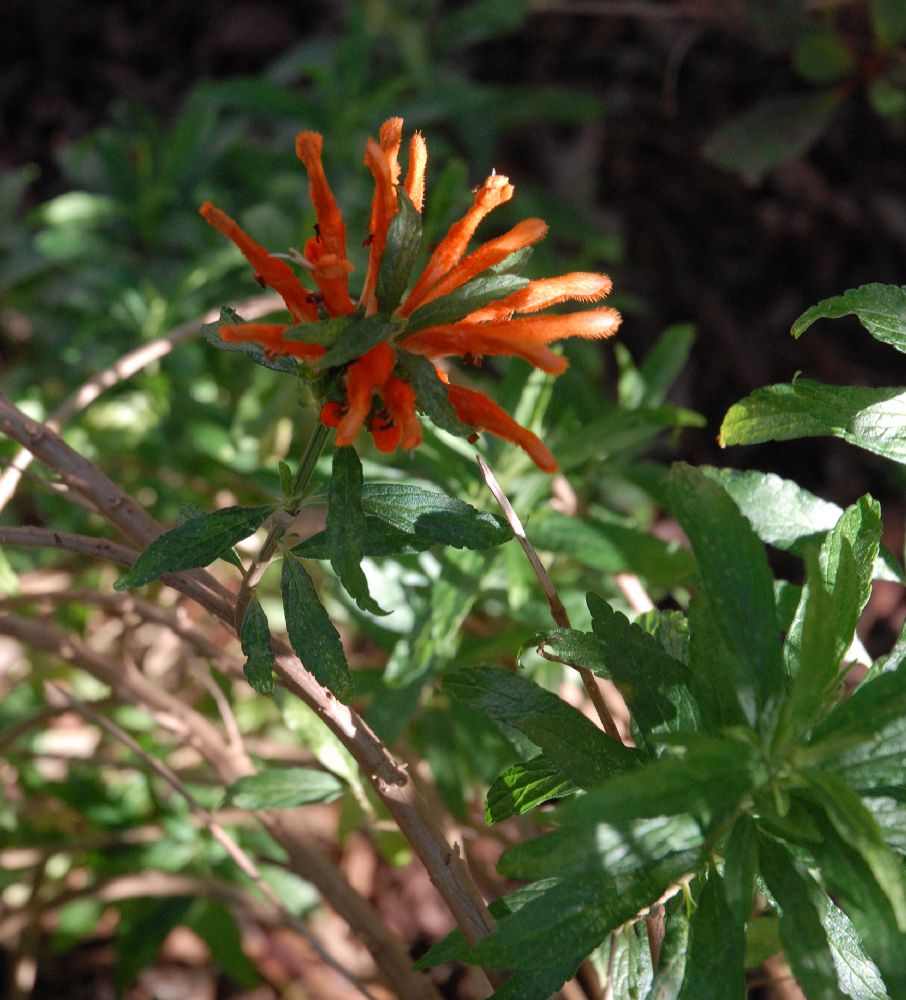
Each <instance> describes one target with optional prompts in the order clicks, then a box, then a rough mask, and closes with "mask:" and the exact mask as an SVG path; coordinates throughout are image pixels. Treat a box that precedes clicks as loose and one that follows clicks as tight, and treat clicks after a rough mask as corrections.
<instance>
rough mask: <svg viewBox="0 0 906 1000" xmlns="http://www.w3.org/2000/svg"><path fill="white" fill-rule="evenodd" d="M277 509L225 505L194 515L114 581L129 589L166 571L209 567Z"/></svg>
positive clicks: (159, 539)
mask: <svg viewBox="0 0 906 1000" xmlns="http://www.w3.org/2000/svg"><path fill="white" fill-rule="evenodd" d="M273 512H274V506H273V505H272V504H264V505H263V506H261V507H226V508H224V509H223V510H218V511H215V512H214V513H213V514H203V515H201V516H199V517H193V518H191V519H190V520H188V521H183V523H182V524H180V525H178V526H177V527H175V528H172V529H171V530H170V531H167V532H164V534H162V535H161V536H160V537H159V538H156V539H155V540H154V541H153V542H152V543H151V544H150V545H149V546H148V548H147V549H145V551H144V552H143V553H142V554H141V555H140V556H139V557H138V559H136V560H135V562H134V563H133V564H132V567H131V568H130V569H128V570H127V571H126V572H125V573H123V575H122V576H121V577H120V578H119V579H118V580H117V581H116V582H115V583H114V587H115V588H116V589H117V590H129V589H131V588H132V587H141V586H142V585H143V584H146V583H151V582H152V581H153V580H157V579H159V578H160V577H162V576H164V575H165V574H167V573H178V572H180V570H184V569H195V568H197V567H199V566H207V565H208V564H209V563H212V562H213V561H214V560H215V559H219V558H221V557H223V556H226V555H227V554H228V553H229V552H230V550H231V549H232V547H233V546H234V545H235V544H236V542H239V541H241V540H242V539H243V538H248V536H249V535H251V534H254V533H255V532H256V531H257V530H258V528H260V527H261V525H262V524H263V523H264V522H265V521H266V520H267V518H268V517H270V515H271V514H273Z"/></svg>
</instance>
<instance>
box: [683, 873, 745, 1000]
mask: <svg viewBox="0 0 906 1000" xmlns="http://www.w3.org/2000/svg"><path fill="white" fill-rule="evenodd" d="M745 952H746V937H745V925H744V924H743V923H742V922H740V921H738V920H734V918H733V916H732V914H731V912H730V907H729V906H728V904H727V900H726V896H725V894H724V885H723V879H722V878H721V877H720V876H719V875H718V874H717V872H716V871H714V870H712V871H710V872H709V873H708V878H707V880H706V881H705V884H704V887H703V888H702V891H701V895H700V896H699V898H698V905H697V906H696V908H695V913H694V914H693V915H692V920H691V922H690V925H689V953H688V957H687V959H686V974H685V976H684V977H683V985H682V988H681V989H680V992H679V998H678V1000H744V997H745V995H746V987H745V971H744V968H743V963H744V961H745Z"/></svg>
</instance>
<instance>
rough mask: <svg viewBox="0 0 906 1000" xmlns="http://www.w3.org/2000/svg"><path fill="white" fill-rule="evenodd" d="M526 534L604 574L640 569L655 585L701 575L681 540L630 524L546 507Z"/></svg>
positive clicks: (671, 584)
mask: <svg viewBox="0 0 906 1000" xmlns="http://www.w3.org/2000/svg"><path fill="white" fill-rule="evenodd" d="M526 533H527V535H528V537H529V540H530V541H531V543H532V544H533V545H534V546H535V548H537V549H542V550H546V551H549V552H555V553H557V554H558V555H561V556H569V557H572V558H573V559H578V560H580V561H581V562H582V563H583V564H584V565H586V566H589V567H591V568H592V569H594V570H596V571H598V572H601V573H636V574H637V575H638V576H641V577H643V578H644V579H645V580H647V581H648V582H649V583H650V584H651V585H652V586H656V587H674V586H686V585H689V584H690V583H692V581H693V580H694V579H695V577H696V572H695V560H694V559H693V557H692V556H691V555H690V554H689V552H688V551H687V550H686V549H684V548H683V547H682V546H680V545H679V544H678V543H676V542H665V541H662V540H661V539H660V538H655V537H654V536H653V535H651V534H648V533H647V532H644V531H640V530H638V529H635V528H629V527H626V526H625V525H621V524H609V523H607V522H604V521H592V520H590V519H588V518H577V517H568V516H566V515H565V514H559V513H557V512H556V511H547V512H545V513H544V514H542V515H540V516H538V517H533V518H532V520H531V521H530V522H529V524H528V527H527V529H526Z"/></svg>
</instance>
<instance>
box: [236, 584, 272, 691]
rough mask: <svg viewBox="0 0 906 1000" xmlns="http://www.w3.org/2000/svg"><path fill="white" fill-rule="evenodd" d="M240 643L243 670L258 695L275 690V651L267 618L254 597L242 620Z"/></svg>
mask: <svg viewBox="0 0 906 1000" xmlns="http://www.w3.org/2000/svg"><path fill="white" fill-rule="evenodd" d="M239 641H240V644H241V645H242V652H243V653H245V656H246V660H245V663H244V664H243V667H242V670H243V672H244V673H245V676H246V680H247V681H248V682H249V684H250V685H251V687H252V688H253V689H254V690H255V691H257V692H258V694H272V693H273V690H274V651H273V649H271V630H270V626H269V625H268V623H267V616H266V615H265V613H264V609H263V608H262V607H261V604H260V602H259V601H258V598H257V597H252V599H251V600H250V601H249V605H248V607H247V608H246V611H245V617H244V618H243V619H242V627H241V629H240V630H239Z"/></svg>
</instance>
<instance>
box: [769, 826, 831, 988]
mask: <svg viewBox="0 0 906 1000" xmlns="http://www.w3.org/2000/svg"><path fill="white" fill-rule="evenodd" d="M758 861H759V868H760V870H761V874H762V875H763V876H764V880H765V882H766V883H767V886H768V888H769V889H770V890H771V895H772V896H773V897H774V899H775V900H776V901H777V904H778V906H779V907H780V940H781V941H782V942H783V947H784V952H785V955H786V959H787V961H788V962H789V963H790V966H791V968H792V970H793V973H794V975H795V976H796V978H797V979H798V980H799V982H800V984H801V985H802V987H803V990H804V991H805V992H806V995H807V996H808V997H809V1000H838V998H839V996H840V990H839V987H838V983H837V973H836V969H835V968H834V960H833V958H832V957H831V952H830V946H829V944H828V940H827V935H826V933H825V931H824V925H823V924H822V922H821V919H820V915H821V914H822V913H823V911H824V908H825V901H826V900H827V896H826V895H825V893H824V891H823V890H822V889H821V887H820V886H819V885H818V883H817V882H816V881H815V880H814V879H813V878H812V876H811V875H810V874H809V871H808V867H807V866H806V865H805V864H804V863H803V862H802V861H800V860H799V859H798V858H795V857H793V856H792V855H791V854H789V853H788V852H787V851H786V850H785V849H784V848H783V847H781V846H780V845H779V844H778V843H777V842H776V841H775V840H773V839H772V838H770V837H765V836H762V837H761V838H760V839H759V844H758Z"/></svg>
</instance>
